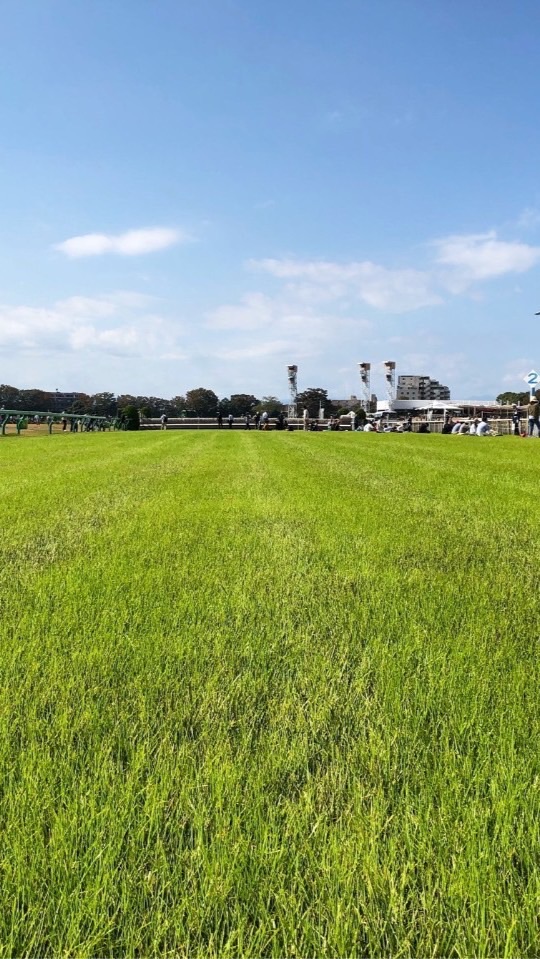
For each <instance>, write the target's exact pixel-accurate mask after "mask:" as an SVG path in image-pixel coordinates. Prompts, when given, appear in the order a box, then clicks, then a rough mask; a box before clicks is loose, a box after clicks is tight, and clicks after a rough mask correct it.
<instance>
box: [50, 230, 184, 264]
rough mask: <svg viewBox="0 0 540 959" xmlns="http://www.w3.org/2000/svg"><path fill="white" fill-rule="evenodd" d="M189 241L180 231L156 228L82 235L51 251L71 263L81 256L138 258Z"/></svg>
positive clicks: (57, 245) (58, 245) (60, 244)
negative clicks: (68, 258) (112, 255)
mask: <svg viewBox="0 0 540 959" xmlns="http://www.w3.org/2000/svg"><path fill="white" fill-rule="evenodd" d="M190 239H191V237H190V236H189V235H188V234H187V233H185V232H184V231H182V230H178V229H170V228H168V227H162V226H156V227H146V228H145V229H141V230H128V231H127V233H119V234H118V235H116V236H114V235H112V234H107V233H85V234H84V235H83V236H72V237H70V239H68V240H64V241H63V242H62V243H57V244H56V245H55V247H54V249H55V250H59V251H60V252H61V253H65V255H66V256H68V257H70V258H71V259H76V258H79V257H84V256H102V255H103V254H105V253H116V254H119V255H121V256H140V255H141V254H143V253H154V252H156V251H157V250H165V249H167V247H170V246H174V245H175V244H177V243H187V242H189V240H190Z"/></svg>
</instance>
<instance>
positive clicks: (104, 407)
mask: <svg viewBox="0 0 540 959" xmlns="http://www.w3.org/2000/svg"><path fill="white" fill-rule="evenodd" d="M0 407H2V408H3V409H7V410H35V411H37V412H44V413H61V412H62V413H80V414H81V415H84V414H87V415H93V416H111V417H115V416H120V415H122V413H123V412H124V411H125V410H128V409H129V410H137V411H139V413H140V414H141V415H142V416H145V417H149V418H152V417H158V416H161V415H162V414H163V413H165V414H166V415H167V416H169V417H173V418H174V417H179V416H201V417H209V416H217V414H218V413H219V412H221V414H222V415H223V416H228V415H229V414H230V413H232V415H233V416H244V415H245V414H246V413H251V414H254V413H262V412H263V411H264V410H266V411H267V413H268V414H269V416H278V415H279V413H280V412H282V411H283V410H285V411H286V409H287V406H286V404H283V403H282V402H281V400H280V399H279V398H278V397H277V396H263V397H261V398H259V397H257V396H254V395H253V394H252V393H232V394H231V396H225V397H222V398H220V397H218V395H217V394H216V393H214V391H213V390H209V389H205V388H204V387H202V386H200V387H197V389H193V390H188V391H187V392H186V394H185V395H183V396H180V395H179V396H173V397H172V398H171V399H165V398H164V397H161V396H133V395H131V394H129V393H122V394H120V395H119V396H115V394H114V393H106V392H104V393H74V394H69V399H66V394H63V393H58V392H50V391H46V390H37V389H30V390H19V389H17V387H15V386H8V385H6V384H1V385H0ZM304 407H305V408H306V409H307V410H308V413H309V415H310V417H315V416H318V413H319V409H320V408H321V407H322V408H323V409H324V410H325V413H326V415H327V416H329V415H331V414H335V413H339V412H340V411H342V412H346V410H345V409H342V408H338V407H337V405H336V404H335V403H333V402H332V400H330V399H329V398H328V392H327V390H324V389H322V388H321V387H310V388H309V389H307V390H304V391H303V392H301V393H299V394H298V409H299V412H300V413H301V411H302V409H303V408H304ZM353 409H355V411H356V412H357V413H359V414H360V415H361V414H362V411H361V408H360V405H359V404H358V405H357V406H353Z"/></svg>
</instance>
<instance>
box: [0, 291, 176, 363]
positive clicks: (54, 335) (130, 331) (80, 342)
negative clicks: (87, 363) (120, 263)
mask: <svg viewBox="0 0 540 959" xmlns="http://www.w3.org/2000/svg"><path fill="white" fill-rule="evenodd" d="M153 307H155V301H154V300H152V298H151V297H148V296H144V295H141V294H139V293H131V292H125V291H119V292H116V293H111V294H108V295H104V296H97V297H85V296H72V297H69V298H68V299H65V300H59V301H58V302H56V303H54V304H53V305H52V306H50V307H34V306H24V305H21V306H2V305H0V346H2V347H4V348H7V349H9V350H10V351H11V352H12V353H13V354H15V353H17V352H19V353H25V354H34V353H35V354H40V353H44V352H46V353H78V352H89V353H92V352H95V353H99V354H107V353H108V354H112V355H114V356H124V357H127V356H139V357H144V358H146V357H148V356H160V355H161V354H162V353H163V351H167V350H169V351H171V350H174V351H175V352H176V353H177V354H180V355H181V353H182V351H181V350H180V349H179V344H178V340H179V337H180V334H181V330H180V329H179V328H178V325H177V324H175V323H173V322H171V321H170V320H169V319H167V318H166V317H163V316H161V315H160V314H158V313H156V312H155V311H154V309H153Z"/></svg>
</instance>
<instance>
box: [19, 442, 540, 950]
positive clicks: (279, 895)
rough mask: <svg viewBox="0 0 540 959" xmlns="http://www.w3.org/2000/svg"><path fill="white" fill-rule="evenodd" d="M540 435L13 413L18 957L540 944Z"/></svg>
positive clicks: (488, 947) (490, 947) (495, 947)
mask: <svg viewBox="0 0 540 959" xmlns="http://www.w3.org/2000/svg"><path fill="white" fill-rule="evenodd" d="M539 455H540V444H537V443H536V442H534V441H530V442H528V441H522V440H519V439H514V438H507V439H506V438H500V439H485V440H482V439H477V438H455V437H448V436H419V435H406V434H405V435H384V436H377V435H373V434H371V435H367V434H307V433H306V434H303V433H270V434H266V433H256V432H251V433H242V432H240V433H229V432H228V431H227V432H223V433H221V432H218V431H215V432H211V433H208V432H204V433H197V432H189V433H177V432H161V433H143V434H129V433H116V434H103V435H99V434H90V435H89V434H86V435H67V436H53V437H49V436H45V437H43V438H36V439H35V440H34V441H33V442H27V441H25V440H24V439H22V438H21V439H20V440H18V439H12V440H5V441H4V442H2V440H1V439H0V494H1V498H2V517H3V522H2V539H1V546H0V551H1V559H2V589H1V593H0V610H1V619H0V636H1V649H0V675H1V686H2V696H1V714H0V715H1V720H0V759H1V770H2V772H1V789H0V822H1V840H0V870H1V872H0V875H1V887H2V897H1V906H0V955H1V956H3V957H10V956H22V955H32V956H50V955H64V956H77V957H86V956H88V957H90V956H92V957H94V956H95V957H97V956H143V955H155V954H160V955H171V956H172V955H180V956H183V955H185V956H188V955H189V956H190V957H192V956H203V955H204V956H230V957H236V956H249V957H260V956H273V957H281V956H319V955H330V956H343V957H345V956H365V955H371V956H382V955H385V956H386V955H392V956H403V957H405V956H411V955H414V956H459V957H465V956H473V955H474V956H502V955H505V956H516V957H517V956H536V955H538V953H539V951H540V939H539V919H538V915H539V911H538V904H539V893H540V872H539V868H538V867H539V859H540V826H539V822H540V819H539V811H540V810H539V805H540V804H539V796H540V757H539V748H538V741H539V725H540V712H539V708H538V707H539V693H538V689H539V675H538V674H539V649H538V622H539V572H538V559H537V552H538V539H539V535H540V519H539V509H538V473H539V470H538V456H539Z"/></svg>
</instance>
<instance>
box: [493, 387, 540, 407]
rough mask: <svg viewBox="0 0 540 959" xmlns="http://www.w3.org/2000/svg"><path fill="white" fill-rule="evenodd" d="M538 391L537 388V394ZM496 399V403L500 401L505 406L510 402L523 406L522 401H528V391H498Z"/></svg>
mask: <svg viewBox="0 0 540 959" xmlns="http://www.w3.org/2000/svg"><path fill="white" fill-rule="evenodd" d="M539 392H540V391H539V390H537V391H536V395H537V396H538V393H539ZM496 399H497V403H500V404H501V405H502V406H507V405H509V404H510V403H517V404H518V406H523V404H524V403H528V402H529V393H528V391H527V390H525V391H524V392H522V393H513V392H512V391H511V390H507V391H506V393H499V395H498V396H497V397H496Z"/></svg>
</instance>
